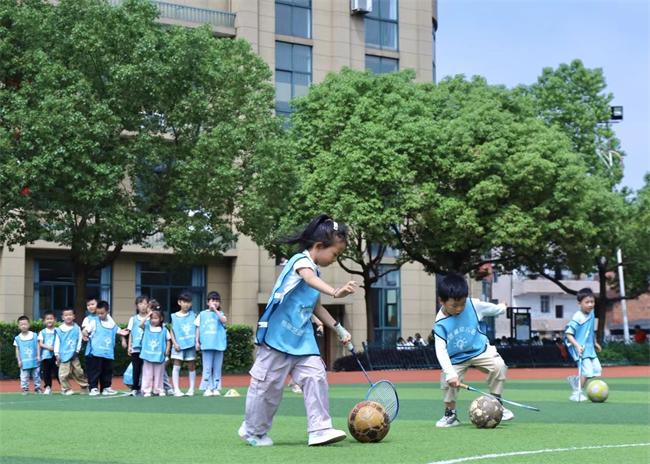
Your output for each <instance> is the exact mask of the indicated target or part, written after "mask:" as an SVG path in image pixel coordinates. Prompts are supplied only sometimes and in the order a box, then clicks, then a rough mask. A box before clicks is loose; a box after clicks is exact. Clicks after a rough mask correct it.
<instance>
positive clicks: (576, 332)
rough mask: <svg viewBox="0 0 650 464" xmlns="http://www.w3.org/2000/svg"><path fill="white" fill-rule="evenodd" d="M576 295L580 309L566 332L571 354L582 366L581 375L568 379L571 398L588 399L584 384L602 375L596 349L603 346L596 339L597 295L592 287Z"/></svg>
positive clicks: (573, 399) (580, 366) (574, 399)
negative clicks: (584, 392) (595, 313)
mask: <svg viewBox="0 0 650 464" xmlns="http://www.w3.org/2000/svg"><path fill="white" fill-rule="evenodd" d="M576 296H577V297H578V306H579V307H580V310H579V311H577V312H576V313H575V314H574V315H573V317H572V318H571V321H569V324H568V325H567V327H566V330H565V331H564V333H565V334H566V343H567V346H568V351H569V354H570V355H571V357H572V358H573V360H574V361H576V363H577V364H578V367H579V368H580V372H579V374H580V377H578V376H570V377H569V378H568V379H567V380H568V381H569V384H571V387H572V389H573V393H571V396H570V397H569V399H570V400H571V401H586V400H587V397H586V396H585V395H584V394H583V393H582V386H583V385H585V382H586V381H587V380H588V379H591V378H592V377H600V375H601V374H602V371H603V370H602V367H601V366H600V361H599V360H598V356H596V351H598V352H600V350H601V348H600V345H599V344H598V342H597V341H595V340H594V324H595V321H596V318H595V316H594V307H595V306H596V297H595V296H594V293H593V292H592V291H591V289H590V288H583V289H582V290H579V291H578V293H577V295H576ZM594 348H595V350H594Z"/></svg>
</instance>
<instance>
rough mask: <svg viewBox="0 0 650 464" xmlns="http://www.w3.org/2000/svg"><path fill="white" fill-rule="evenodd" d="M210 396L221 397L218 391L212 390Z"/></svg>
mask: <svg viewBox="0 0 650 464" xmlns="http://www.w3.org/2000/svg"><path fill="white" fill-rule="evenodd" d="M212 396H221V392H220V391H219V390H212Z"/></svg>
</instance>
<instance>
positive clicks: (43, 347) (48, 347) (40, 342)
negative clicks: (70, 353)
mask: <svg viewBox="0 0 650 464" xmlns="http://www.w3.org/2000/svg"><path fill="white" fill-rule="evenodd" d="M55 338H56V337H55ZM38 348H39V352H40V350H47V351H54V346H52V345H46V344H44V343H43V339H42V338H41V337H40V336H39V338H38Z"/></svg>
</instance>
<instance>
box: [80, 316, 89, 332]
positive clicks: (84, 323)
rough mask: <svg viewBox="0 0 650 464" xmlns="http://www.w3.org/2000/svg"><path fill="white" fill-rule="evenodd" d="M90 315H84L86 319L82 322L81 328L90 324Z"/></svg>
mask: <svg viewBox="0 0 650 464" xmlns="http://www.w3.org/2000/svg"><path fill="white" fill-rule="evenodd" d="M88 321H89V319H88V316H86V317H84V320H83V321H82V322H81V330H83V329H85V328H86V326H87V325H88Z"/></svg>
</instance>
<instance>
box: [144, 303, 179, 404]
mask: <svg viewBox="0 0 650 464" xmlns="http://www.w3.org/2000/svg"><path fill="white" fill-rule="evenodd" d="M154 310H160V314H163V310H162V308H161V307H160V303H158V300H156V299H154V298H152V299H150V300H149V312H151V311H154ZM163 320H164V316H163ZM167 332H168V333H171V332H170V329H169V328H168V329H167ZM168 362H169V356H165V362H164V363H163V388H164V389H165V394H166V395H173V394H174V387H173V386H172V384H170V383H169V376H168V375H167V363H168Z"/></svg>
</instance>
